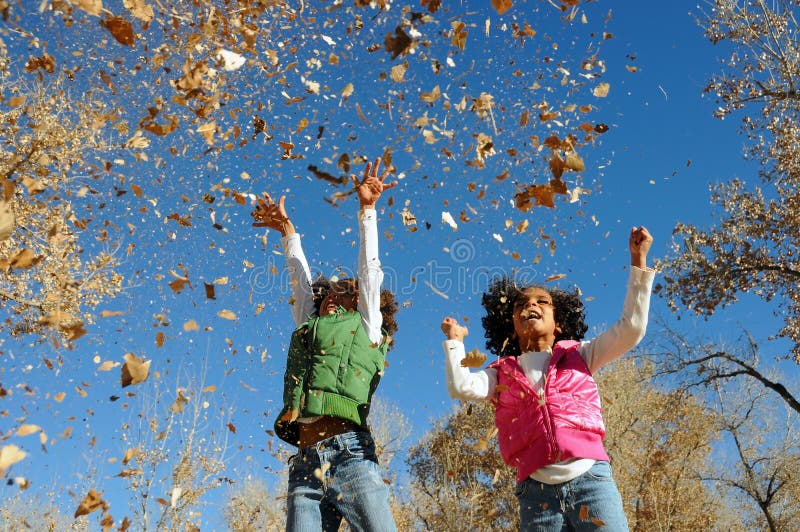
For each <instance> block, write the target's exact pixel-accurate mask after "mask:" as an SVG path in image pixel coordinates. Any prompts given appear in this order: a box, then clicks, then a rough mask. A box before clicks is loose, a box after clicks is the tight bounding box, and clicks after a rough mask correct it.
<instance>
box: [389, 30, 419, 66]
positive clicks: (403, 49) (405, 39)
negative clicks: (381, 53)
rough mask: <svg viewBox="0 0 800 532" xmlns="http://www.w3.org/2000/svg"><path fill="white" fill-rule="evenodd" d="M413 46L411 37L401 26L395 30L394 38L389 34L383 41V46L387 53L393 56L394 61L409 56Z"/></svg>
mask: <svg viewBox="0 0 800 532" xmlns="http://www.w3.org/2000/svg"><path fill="white" fill-rule="evenodd" d="M412 44H413V41H412V40H411V37H409V36H408V35H407V34H406V32H404V31H403V28H401V27H400V26H397V27H396V28H395V29H394V36H392V34H391V33H387V34H386V37H385V38H384V39H383V45H384V47H385V48H386V51H387V52H390V53H391V54H392V59H397V57H398V56H400V55H405V54H407V53H408V52H409V50H410V48H411V45H412Z"/></svg>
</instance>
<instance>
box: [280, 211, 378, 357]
mask: <svg viewBox="0 0 800 532" xmlns="http://www.w3.org/2000/svg"><path fill="white" fill-rule="evenodd" d="M358 227H359V241H360V242H359V252H358V312H359V313H360V314H361V323H362V324H363V325H364V330H365V331H366V332H367V336H369V339H370V340H372V341H373V342H374V343H376V344H377V343H380V342H381V339H382V337H383V334H382V333H381V327H382V326H383V317H382V316H381V304H380V303H381V285H382V283H383V270H382V269H381V261H380V257H379V254H378V220H377V213H376V212H375V209H362V210H361V211H360V213H359V223H358ZM281 242H282V244H283V254H284V256H285V257H286V267H287V269H288V270H289V276H290V284H291V285H292V317H293V318H294V323H295V325H298V326H299V325H301V324H302V323H305V321H306V320H308V318H309V316H310V315H311V314H313V313H314V298H313V294H312V292H311V282H312V281H311V271H310V270H309V267H308V261H307V260H306V256H305V253H303V247H302V245H301V242H300V235H299V234H297V233H293V234H291V235H287V236H285V237H283V238H282V239H281Z"/></svg>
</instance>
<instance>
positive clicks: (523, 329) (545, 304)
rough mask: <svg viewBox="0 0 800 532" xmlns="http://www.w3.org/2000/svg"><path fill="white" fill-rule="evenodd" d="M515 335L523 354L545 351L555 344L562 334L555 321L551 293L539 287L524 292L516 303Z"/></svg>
mask: <svg viewBox="0 0 800 532" xmlns="http://www.w3.org/2000/svg"><path fill="white" fill-rule="evenodd" d="M513 318H514V333H515V334H516V336H517V340H518V341H519V346H520V349H521V350H522V352H523V353H524V352H526V351H531V350H535V351H544V350H545V349H547V348H549V347H551V346H552V345H553V343H554V342H555V337H556V333H558V332H561V328H560V327H559V326H558V324H557V323H556V320H555V314H554V309H553V298H552V296H551V295H550V292H548V291H547V290H545V289H544V288H540V287H538V286H532V287H530V288H526V289H525V290H523V291H522V295H521V296H520V297H519V298H518V299H517V300H516V301H515V302H514V314H513Z"/></svg>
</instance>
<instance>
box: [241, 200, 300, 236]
mask: <svg viewBox="0 0 800 532" xmlns="http://www.w3.org/2000/svg"><path fill="white" fill-rule="evenodd" d="M262 196H263V197H261V198H258V199H257V200H256V201H257V203H256V208H255V209H254V210H253V212H251V213H250V216H252V217H253V218H254V219H255V222H253V226H254V227H269V228H270V229H274V230H275V231H278V232H279V233H280V234H281V235H282V236H286V235H291V234H293V233H294V225H292V222H291V220H289V215H287V214H286V207H285V206H284V202H285V201H286V196H281V199H280V200H278V204H277V205H276V204H275V202H274V201H273V199H272V198H271V197H270V195H269V194H267V193H266V192H264V193H262Z"/></svg>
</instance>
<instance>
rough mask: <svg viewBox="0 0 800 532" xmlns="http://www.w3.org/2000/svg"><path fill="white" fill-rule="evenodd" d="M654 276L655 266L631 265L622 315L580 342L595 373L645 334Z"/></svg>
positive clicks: (582, 354)
mask: <svg viewBox="0 0 800 532" xmlns="http://www.w3.org/2000/svg"><path fill="white" fill-rule="evenodd" d="M654 278H655V271H654V270H652V269H650V268H648V269H647V270H642V269H641V268H637V267H636V266H631V271H630V274H629V276H628V288H627V292H626V294H625V303H624V304H623V306H622V316H620V318H619V320H617V322H616V323H614V325H612V326H611V327H610V328H609V329H608V330H606V331H604V332H603V333H601V334H600V335H598V336H597V337H596V338H594V339H592V340H590V341H588V342H581V347H580V350H581V356H583V359H584V360H585V361H586V364H587V365H588V366H589V370H590V371H591V372H592V373H595V372H596V371H597V370H599V369H600V368H602V367H603V366H605V365H606V364H608V363H609V362H612V361H614V360H616V359H618V358H619V357H621V356H622V355H624V354H625V353H626V352H628V351H629V350H630V349H632V348H633V347H635V346H636V344H638V343H639V342H640V341H641V340H642V338H644V334H645V332H646V330H647V314H648V312H649V310H650V293H651V292H652V290H653V279H654Z"/></svg>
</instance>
